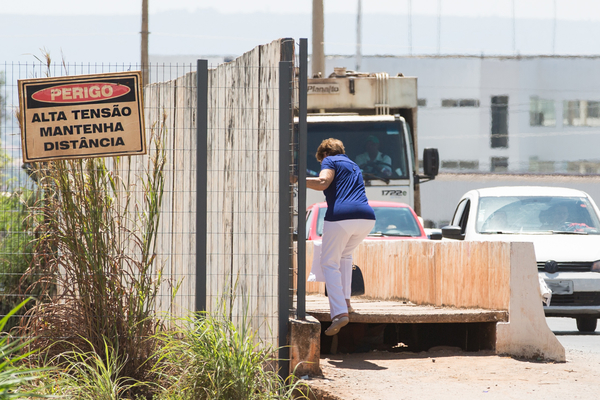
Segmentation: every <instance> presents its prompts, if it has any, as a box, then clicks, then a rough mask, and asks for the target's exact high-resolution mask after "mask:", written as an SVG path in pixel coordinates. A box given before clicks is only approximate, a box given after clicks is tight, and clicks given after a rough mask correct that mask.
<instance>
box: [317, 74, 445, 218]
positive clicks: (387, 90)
mask: <svg viewBox="0 0 600 400" xmlns="http://www.w3.org/2000/svg"><path fill="white" fill-rule="evenodd" d="M307 110H308V116H307V131H308V134H307V140H308V161H307V174H308V175H313V176H316V175H318V173H319V171H320V169H321V168H320V165H319V163H318V162H317V160H316V159H315V157H314V154H315V152H316V150H317V147H318V146H319V144H320V143H321V141H322V140H324V139H327V138H336V139H340V140H341V141H342V142H343V143H344V147H345V149H346V154H347V155H348V157H350V158H351V159H352V160H354V161H355V162H356V163H357V164H359V166H360V167H361V170H362V172H363V178H364V180H365V186H366V191H367V197H368V198H369V200H382V201H396V202H400V203H406V204H408V205H410V206H411V207H412V208H413V209H414V210H415V212H416V213H417V215H420V214H421V207H420V196H419V190H418V187H419V186H418V185H419V183H420V182H424V181H425V180H431V179H434V178H435V176H436V175H437V173H438V169H439V156H438V152H437V149H425V150H424V152H423V169H424V174H423V175H419V165H418V160H417V158H416V157H415V154H416V152H417V140H416V120H417V78H416V77H405V76H402V75H401V74H399V76H395V77H390V76H388V74H387V73H376V74H369V73H356V72H353V71H346V69H345V68H336V69H335V72H334V73H333V74H332V75H330V77H329V78H312V79H308V95H307ZM369 153H370V154H369ZM306 196H307V197H306V204H307V205H311V204H313V203H316V202H320V201H323V194H322V193H321V192H318V191H314V190H308V191H307V195H306Z"/></svg>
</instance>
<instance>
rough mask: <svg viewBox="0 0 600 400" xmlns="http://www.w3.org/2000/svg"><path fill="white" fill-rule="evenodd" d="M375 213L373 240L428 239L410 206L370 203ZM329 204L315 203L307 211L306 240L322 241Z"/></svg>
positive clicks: (383, 202)
mask: <svg viewBox="0 0 600 400" xmlns="http://www.w3.org/2000/svg"><path fill="white" fill-rule="evenodd" d="M369 205H370V206H371V207H373V211H375V218H376V219H377V221H376V222H375V227H374V228H373V230H372V231H371V233H369V236H367V239H369V240H371V239H373V240H398V239H428V237H427V234H426V233H425V230H424V229H423V225H421V222H420V221H419V218H418V217H417V214H415V212H414V211H413V209H412V208H411V207H410V206H409V205H408V204H403V203H392V202H389V201H369ZM326 211H327V203H325V202H323V203H315V204H313V205H312V206H309V207H308V208H307V209H306V240H321V236H322V235H323V222H324V221H325V212H326Z"/></svg>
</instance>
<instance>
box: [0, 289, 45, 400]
mask: <svg viewBox="0 0 600 400" xmlns="http://www.w3.org/2000/svg"><path fill="white" fill-rule="evenodd" d="M28 301H29V299H26V300H24V301H23V302H21V303H20V304H18V305H17V306H16V307H15V308H13V309H12V310H11V311H10V312H9V313H8V314H6V315H5V316H4V317H3V318H2V319H0V330H3V329H4V328H5V326H6V324H7V323H8V321H9V320H10V319H11V317H13V315H14V314H16V313H17V312H18V311H19V310H20V309H21V308H22V307H23V306H25V304H26V303H27V302H28ZM28 344H29V342H28V341H20V340H18V339H16V338H13V337H11V336H10V335H7V334H4V335H2V336H0V354H1V355H2V358H1V359H0V400H8V399H22V398H25V397H39V395H36V394H35V393H34V391H27V390H22V389H23V388H25V387H30V385H29V384H30V382H32V381H34V380H35V379H36V378H37V376H38V375H40V374H43V373H46V372H47V371H48V370H47V369H43V368H37V369H36V368H33V369H31V368H28V367H27V363H26V362H25V361H26V360H27V358H28V357H29V356H31V355H32V354H33V352H32V351H28V347H27V346H28Z"/></svg>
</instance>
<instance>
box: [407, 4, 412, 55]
mask: <svg viewBox="0 0 600 400" xmlns="http://www.w3.org/2000/svg"><path fill="white" fill-rule="evenodd" d="M408 55H409V56H412V2H411V0H408Z"/></svg>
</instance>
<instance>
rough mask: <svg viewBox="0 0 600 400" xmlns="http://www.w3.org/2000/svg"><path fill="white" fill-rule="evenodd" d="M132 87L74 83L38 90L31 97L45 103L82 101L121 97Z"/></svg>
mask: <svg viewBox="0 0 600 400" xmlns="http://www.w3.org/2000/svg"><path fill="white" fill-rule="evenodd" d="M130 91H131V89H129V87H127V86H124V85H119V84H117V83H106V82H93V83H74V84H70V85H61V86H54V87H49V88H46V89H42V90H38V91H37V92H35V93H34V94H32V95H31V97H32V98H33V99H34V100H37V101H42V102H44V103H63V104H64V103H82V102H87V101H98V100H107V99H114V98H117V97H121V96H124V95H126V94H127V93H129V92H130Z"/></svg>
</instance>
